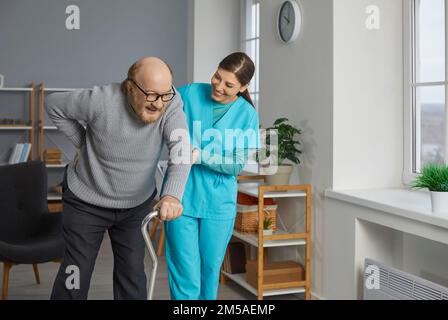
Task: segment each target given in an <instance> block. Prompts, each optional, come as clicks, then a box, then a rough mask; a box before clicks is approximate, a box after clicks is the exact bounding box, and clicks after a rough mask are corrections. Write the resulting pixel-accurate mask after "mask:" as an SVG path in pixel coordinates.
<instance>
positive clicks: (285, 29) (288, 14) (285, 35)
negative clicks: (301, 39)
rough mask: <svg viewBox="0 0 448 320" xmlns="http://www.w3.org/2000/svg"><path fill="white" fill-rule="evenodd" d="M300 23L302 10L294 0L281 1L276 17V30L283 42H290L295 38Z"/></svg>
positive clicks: (297, 34)
mask: <svg viewBox="0 0 448 320" xmlns="http://www.w3.org/2000/svg"><path fill="white" fill-rule="evenodd" d="M301 25H302V12H301V10H300V6H299V4H298V3H297V1H295V0H286V1H284V2H283V3H282V5H281V7H280V10H279V13H278V18H277V30H278V34H279V36H280V39H281V40H282V41H283V42H284V43H291V42H293V41H294V40H296V39H297V37H298V36H299V33H300V27H301Z"/></svg>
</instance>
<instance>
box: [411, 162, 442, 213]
mask: <svg viewBox="0 0 448 320" xmlns="http://www.w3.org/2000/svg"><path fill="white" fill-rule="evenodd" d="M411 187H412V188H414V189H422V188H428V189H429V191H430V194H431V207H432V212H434V213H438V214H447V215H448V165H446V164H445V165H440V164H427V165H425V166H424V167H423V168H422V172H421V174H420V175H419V176H418V177H417V178H416V179H415V180H414V181H413V183H412V185H411Z"/></svg>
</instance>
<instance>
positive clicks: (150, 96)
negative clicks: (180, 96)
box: [127, 78, 176, 102]
mask: <svg viewBox="0 0 448 320" xmlns="http://www.w3.org/2000/svg"><path fill="white" fill-rule="evenodd" d="M127 80H129V81H131V82H132V83H133V84H135V86H136V87H137V88H138V89H139V90H140V91H141V92H142V93H143V94H144V95H145V97H146V101H148V102H156V101H157V100H159V98H161V99H162V101H163V102H169V101H171V100H173V98H174V96H175V95H176V91H175V90H174V87H173V86H171V90H173V92H170V93H164V94H157V93H147V92H146V91H145V90H144V89H142V87H141V86H140V85H139V84H138V83H137V81H135V80H134V79H131V78H128V79H127Z"/></svg>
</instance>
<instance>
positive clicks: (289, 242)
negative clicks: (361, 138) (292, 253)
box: [233, 230, 306, 248]
mask: <svg viewBox="0 0 448 320" xmlns="http://www.w3.org/2000/svg"><path fill="white" fill-rule="evenodd" d="M283 234H289V233H288V232H285V231H283V230H276V231H274V233H273V235H283ZM233 236H234V237H235V238H238V239H240V240H242V241H244V242H247V243H249V244H250V245H252V246H254V247H258V233H254V234H251V233H241V232H238V231H236V230H233ZM303 245H306V240H305V239H276V240H264V241H263V248H272V247H288V246H303Z"/></svg>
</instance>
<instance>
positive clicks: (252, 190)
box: [238, 182, 306, 198]
mask: <svg viewBox="0 0 448 320" xmlns="http://www.w3.org/2000/svg"><path fill="white" fill-rule="evenodd" d="M263 185H264V184H263V183H260V182H240V183H239V184H238V191H239V192H242V193H244V194H247V195H249V196H252V197H257V198H258V187H259V186H263ZM294 197H306V192H305V191H301V190H288V191H269V192H265V193H264V198H294Z"/></svg>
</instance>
